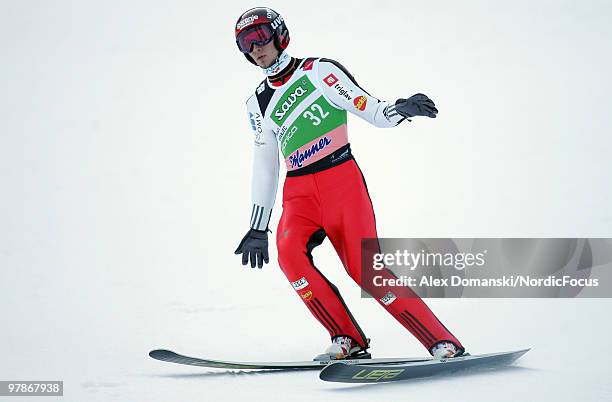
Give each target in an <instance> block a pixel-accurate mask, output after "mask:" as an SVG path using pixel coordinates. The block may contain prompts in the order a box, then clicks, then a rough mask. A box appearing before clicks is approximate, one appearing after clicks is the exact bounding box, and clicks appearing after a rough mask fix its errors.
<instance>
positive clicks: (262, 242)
mask: <svg viewBox="0 0 612 402" xmlns="http://www.w3.org/2000/svg"><path fill="white" fill-rule="evenodd" d="M234 254H242V265H247V263H248V262H249V258H250V260H251V268H255V264H257V268H261V267H263V263H264V262H265V263H266V264H267V263H268V262H270V259H269V258H268V232H267V231H266V230H255V229H250V230H249V231H248V232H247V234H246V235H244V237H243V238H242V241H240V244H239V245H238V248H237V249H236V251H234Z"/></svg>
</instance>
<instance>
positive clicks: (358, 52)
mask: <svg viewBox="0 0 612 402" xmlns="http://www.w3.org/2000/svg"><path fill="white" fill-rule="evenodd" d="M256 5H259V4H254V3H251V2H246V1H234V2H214V3H213V2H205V1H173V2H170V1H144V0H140V1H138V0H129V1H116V0H111V1H68V0H55V1H43V0H26V1H17V0H13V1H10V0H3V1H1V2H0V44H1V49H2V52H1V53H0V111H1V115H2V117H1V119H0V319H1V324H0V325H1V326H0V380H63V381H64V382H65V396H64V397H63V398H48V399H45V400H49V401H51V400H54V399H58V400H59V399H61V400H66V401H195V400H206V401H208V400H210V401H233V400H245V399H249V400H258V401H260V400H269V401H276V400H278V401H280V400H283V401H284V400H303V401H313V400H328V399H331V400H336V401H344V400H351V401H371V400H373V399H377V400H411V401H440V400H457V401H490V400H493V399H494V400H497V401H515V400H520V401H527V400H530V401H534V400H535V401H538V400H542V401H544V400H547V401H548V400H551V401H552V400H555V401H574V400H582V401H601V400H610V399H612V387H611V386H610V383H609V378H610V369H609V366H608V363H607V362H608V360H609V358H608V356H609V353H610V350H609V349H610V348H609V342H608V338H609V334H610V331H611V329H612V325H611V324H610V320H609V318H608V319H607V318H605V317H609V311H610V308H612V301H611V300H610V299H565V300H559V299H523V300H513V299H494V300H490V299H470V300H462V299H450V300H439V299H430V300H428V303H429V304H430V306H431V307H432V309H433V310H434V311H435V312H436V314H437V315H438V316H439V317H440V318H441V319H442V320H443V321H444V322H445V324H446V326H448V327H449V328H450V329H451V330H452V331H453V332H454V333H455V334H456V335H457V336H458V337H459V338H460V339H461V340H462V341H463V342H464V344H465V345H466V347H467V348H468V350H469V351H470V352H472V353H486V352H493V351H500V350H510V349H518V348H523V347H533V350H532V351H531V352H529V353H528V354H527V355H526V356H524V357H523V358H522V359H521V360H520V361H519V362H518V364H517V368H513V369H507V370H503V371H499V372H494V373H490V374H481V375H469V374H466V375H458V376H454V377H443V378H437V379H427V380H419V381H414V382H404V383H398V384H391V385H375V386H346V385H337V384H329V383H323V382H321V381H320V380H318V378H317V373H316V372H291V373H282V374H281V373H261V372H258V373H246V372H242V373H237V372H224V371H219V370H206V369H198V368H189V367H181V366H178V365H172V364H169V363H162V362H158V361H154V360H152V359H150V358H149V357H148V356H147V352H148V351H149V350H150V349H153V348H157V347H166V348H171V349H174V350H176V351H179V352H183V353H187V354H191V355H197V356H206V357H211V358H226V359H236V360H270V359H273V360H293V359H297V360H304V359H309V358H311V357H312V356H313V355H315V354H317V353H319V352H320V351H321V350H322V349H324V348H325V347H326V346H327V343H328V341H329V339H328V336H327V334H326V333H325V332H324V331H323V329H322V328H321V327H319V325H318V324H317V323H316V321H315V320H314V318H312V317H311V316H310V315H309V313H308V312H307V310H306V309H305V308H304V306H303V305H302V303H301V301H300V300H299V298H298V297H296V295H295V294H294V292H293V290H292V289H291V287H290V286H289V285H288V283H287V282H286V279H285V278H284V276H283V275H282V273H281V271H280V270H279V269H278V265H277V264H276V262H275V260H276V250H275V247H274V246H272V247H271V253H272V257H271V260H272V263H271V264H270V265H268V266H266V267H265V269H263V270H252V269H250V268H243V267H242V266H241V265H240V262H239V257H237V256H234V255H233V250H234V248H235V247H236V245H237V243H238V241H239V240H240V239H241V237H242V236H243V234H244V232H245V231H246V229H247V226H248V220H249V217H250V176H251V147H252V140H253V139H252V135H251V133H250V126H249V123H248V120H247V118H246V112H245V109H244V101H245V100H246V98H247V96H248V95H249V93H250V92H252V91H253V90H254V89H255V87H256V86H257V84H258V82H259V81H260V80H261V78H262V77H261V73H260V71H259V70H258V69H257V68H256V67H254V66H252V65H251V64H249V63H247V62H246V60H245V59H244V57H243V56H242V55H241V54H240V53H239V52H238V50H237V49H236V46H235V43H234V38H233V24H234V22H235V20H236V18H237V17H238V15H240V14H241V13H242V12H243V11H244V10H245V9H247V8H250V7H252V6H256ZM267 5H269V6H271V7H273V8H275V9H277V10H278V11H280V12H281V14H282V15H283V16H284V17H285V19H286V22H287V24H288V25H289V28H290V30H291V37H292V40H291V45H290V52H291V54H293V55H296V56H300V57H302V56H325V57H331V58H334V59H336V60H338V61H340V62H341V63H343V64H344V65H345V66H347V67H348V68H349V70H350V71H351V72H352V73H353V74H354V75H355V77H356V78H357V80H358V81H359V82H360V83H361V84H362V85H363V86H364V87H365V88H366V89H367V90H368V91H370V92H371V93H372V94H373V95H375V96H378V97H380V98H382V99H389V100H393V99H395V98H397V97H407V96H409V95H412V94H414V93H416V92H423V93H426V94H428V95H429V96H431V97H432V98H433V99H434V100H435V102H436V104H437V105H438V108H439V110H440V114H439V117H438V118H437V119H435V120H431V119H425V118H416V119H414V121H413V122H412V123H411V124H404V125H401V126H400V127H399V128H396V129H392V130H382V129H376V128H374V127H371V126H369V125H367V124H366V123H364V122H362V121H359V120H357V119H356V118H351V119H350V122H349V126H350V139H351V143H352V146H353V150H354V154H355V155H356V158H357V160H358V162H359V164H360V166H361V168H362V169H363V170H364V173H365V176H366V179H367V182H368V186H369V189H370V193H371V196H372V198H373V203H374V207H375V211H376V216H377V223H378V231H379V235H380V236H383V237H513V236H514V237H612V228H611V226H612V190H611V185H610V183H612V162H611V161H610V156H611V155H612V137H611V135H610V133H611V128H612V125H611V124H610V110H609V108H610V102H609V97H608V96H609V94H610V91H611V90H612V80H610V76H609V74H610V71H612V61H611V57H612V56H611V55H612V52H611V49H610V40H611V38H612V28H611V25H610V23H609V22H610V20H611V19H612V3H610V2H608V1H582V2H577V1H565V0H550V1H526V0H521V1H505V2H491V1H485V0H483V1H466V2H455V1H450V0H449V1H432V2H422V1H419V2H417V1H393V2H390V1H377V2H371V1H346V2H330V1H322V0H312V1H308V2H281V1H277V0H275V1H269V2H268V4H267ZM279 196H280V192H279ZM279 216H280V203H278V204H277V208H275V212H274V213H273V216H272V224H271V227H272V228H273V230H274V231H275V225H276V222H277V221H278V217H279ZM314 254H315V263H316V264H317V266H318V267H320V269H321V270H322V271H323V272H324V273H325V274H326V275H327V276H328V278H330V279H331V280H332V281H333V282H334V283H336V284H337V285H338V287H339V288H340V290H341V292H342V294H343V295H344V298H345V299H346V300H347V303H348V304H349V305H350V306H351V307H352V310H353V313H354V315H355V316H356V318H357V319H358V320H359V322H360V323H361V325H362V327H363V328H364V330H365V331H366V333H367V335H368V336H369V337H371V338H372V339H373V349H372V351H373V353H374V354H375V356H378V357H384V356H418V355H424V354H425V353H426V352H425V350H424V349H423V348H422V347H421V345H420V344H419V343H418V342H417V341H416V340H415V339H413V338H412V337H411V336H410V335H409V334H408V333H407V332H406V331H405V330H404V329H403V328H402V327H401V326H400V325H399V324H397V323H396V322H395V321H394V320H393V319H392V318H391V317H390V316H388V315H386V313H385V312H384V310H383V309H381V308H380V307H379V306H378V305H377V304H376V303H375V302H374V301H372V300H363V299H360V298H359V290H358V289H357V288H356V287H355V286H354V284H353V283H352V281H351V280H350V279H349V278H348V277H347V276H346V274H345V273H344V270H343V268H342V267H341V265H340V263H339V260H338V258H337V256H335V254H334V253H333V249H332V247H331V246H330V244H329V242H328V241H326V242H325V243H324V244H323V246H321V247H319V248H318V249H317V250H316V251H315V253H314ZM0 399H1V398H0ZM28 399H29V398H20V399H19V400H20V401H26V400H28ZM39 399H40V398H32V399H31V400H39ZM7 400H8V399H7Z"/></svg>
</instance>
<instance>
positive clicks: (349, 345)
mask: <svg viewBox="0 0 612 402" xmlns="http://www.w3.org/2000/svg"><path fill="white" fill-rule="evenodd" d="M369 345H370V340H369V339H368V346H369ZM366 349H367V348H366ZM366 349H364V348H363V347H361V345H359V344H358V343H357V342H355V341H354V340H353V338H351V337H348V336H335V337H334V338H332V344H331V345H330V346H329V347H328V348H327V349H326V350H325V353H322V354H320V355H317V356H316V357H315V358H314V359H313V360H315V361H325V360H344V359H371V358H372V355H371V354H370V353H369V352H367V350H366Z"/></svg>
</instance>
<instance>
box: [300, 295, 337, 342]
mask: <svg viewBox="0 0 612 402" xmlns="http://www.w3.org/2000/svg"><path fill="white" fill-rule="evenodd" d="M305 304H306V307H308V310H310V312H311V313H312V315H314V316H315V318H316V319H317V321H319V323H321V325H323V326H324V327H325V329H326V330H327V332H329V334H330V336H333V335H334V333H335V331H334V330H333V329H332V328H331V327H330V326H329V324H328V323H326V322H325V321H323V319H322V318H321V317H320V316H319V313H318V312H317V311H316V310H315V309H313V308H312V307H310V304H308V303H305Z"/></svg>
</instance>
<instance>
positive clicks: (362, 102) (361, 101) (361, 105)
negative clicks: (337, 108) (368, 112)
mask: <svg viewBox="0 0 612 402" xmlns="http://www.w3.org/2000/svg"><path fill="white" fill-rule="evenodd" d="M366 103H368V98H366V97H365V96H363V95H362V96H358V97H357V98H355V100H354V101H353V104H354V105H355V108H357V110H364V109H365V107H366Z"/></svg>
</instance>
